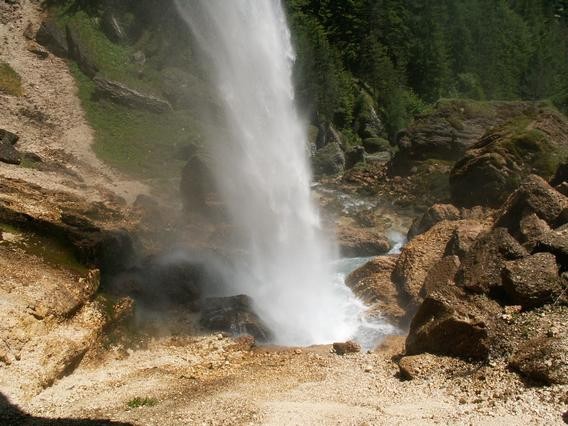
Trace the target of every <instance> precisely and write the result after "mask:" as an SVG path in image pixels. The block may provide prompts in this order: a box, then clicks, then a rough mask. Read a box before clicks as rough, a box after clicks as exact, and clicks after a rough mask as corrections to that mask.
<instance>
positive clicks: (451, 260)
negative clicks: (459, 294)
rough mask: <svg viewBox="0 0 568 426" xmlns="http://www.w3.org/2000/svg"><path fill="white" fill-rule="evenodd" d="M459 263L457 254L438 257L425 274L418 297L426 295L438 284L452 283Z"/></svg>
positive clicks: (447, 284) (449, 284)
mask: <svg viewBox="0 0 568 426" xmlns="http://www.w3.org/2000/svg"><path fill="white" fill-rule="evenodd" d="M460 265H461V263H460V259H459V257H457V256H446V257H443V258H442V259H440V260H439V261H438V262H437V263H436V264H435V265H434V266H433V267H432V268H430V271H429V272H428V275H426V279H425V280H424V285H423V286H422V288H421V289H420V297H426V296H428V294H430V293H431V292H432V291H434V290H435V289H437V288H438V287H439V286H451V285H454V282H455V277H456V274H457V272H458V270H459V268H460Z"/></svg>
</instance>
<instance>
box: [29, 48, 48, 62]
mask: <svg viewBox="0 0 568 426" xmlns="http://www.w3.org/2000/svg"><path fill="white" fill-rule="evenodd" d="M28 52H31V53H33V54H34V55H36V56H37V57H38V58H39V59H47V58H48V57H49V52H48V51H47V50H45V49H43V48H41V47H37V46H31V47H28Z"/></svg>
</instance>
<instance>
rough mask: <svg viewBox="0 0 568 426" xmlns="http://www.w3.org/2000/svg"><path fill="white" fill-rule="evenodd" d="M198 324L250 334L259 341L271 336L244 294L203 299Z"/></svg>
mask: <svg viewBox="0 0 568 426" xmlns="http://www.w3.org/2000/svg"><path fill="white" fill-rule="evenodd" d="M200 324H201V325H202V326H203V327H205V328H206V329H208V330H211V331H227V332H229V333H231V334H233V335H235V336H238V335H241V334H250V335H251V336H253V337H254V338H255V339H256V340H258V341H260V342H267V341H269V340H270V339H271V336H272V333H271V331H270V330H269V329H268V328H267V327H266V325H265V324H264V323H263V322H262V320H261V319H260V318H259V317H258V315H256V313H254V310H253V303H252V299H251V298H250V297H248V296H246V295H238V296H231V297H210V298H207V299H205V300H203V301H202V303H201V320H200Z"/></svg>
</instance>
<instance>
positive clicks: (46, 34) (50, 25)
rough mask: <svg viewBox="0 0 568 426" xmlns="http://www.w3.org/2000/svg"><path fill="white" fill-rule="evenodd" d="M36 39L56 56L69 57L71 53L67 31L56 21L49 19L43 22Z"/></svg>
mask: <svg viewBox="0 0 568 426" xmlns="http://www.w3.org/2000/svg"><path fill="white" fill-rule="evenodd" d="M35 40H36V41H37V42H38V43H39V44H41V45H42V46H43V47H45V48H46V49H47V50H49V51H50V52H51V53H53V54H54V55H55V56H59V57H61V58H67V56H68V54H69V46H68V44H67V36H66V34H65V31H64V30H62V29H61V28H59V27H58V26H57V24H56V23H55V22H54V21H51V20H48V21H44V22H42V23H41V25H40V27H39V29H38V31H37V34H36V36H35Z"/></svg>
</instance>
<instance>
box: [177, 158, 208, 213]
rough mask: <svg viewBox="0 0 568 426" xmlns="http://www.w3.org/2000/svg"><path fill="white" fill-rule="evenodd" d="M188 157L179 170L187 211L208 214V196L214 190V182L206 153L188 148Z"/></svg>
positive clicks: (182, 197) (181, 189) (181, 190)
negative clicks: (180, 170)
mask: <svg viewBox="0 0 568 426" xmlns="http://www.w3.org/2000/svg"><path fill="white" fill-rule="evenodd" d="M188 149H189V151H191V152H189V153H188V159H187V162H186V164H185V166H184V168H183V169H182V172H181V182H180V192H181V199H182V203H183V206H184V209H185V210H186V211H187V212H192V213H198V214H204V215H209V210H210V209H209V206H208V203H207V199H208V196H209V195H210V194H211V193H214V192H215V183H214V180H213V176H212V174H211V170H210V166H209V164H208V163H207V161H206V159H205V158H206V155H205V154H204V153H202V152H200V151H199V149H197V148H195V147H192V148H188Z"/></svg>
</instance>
